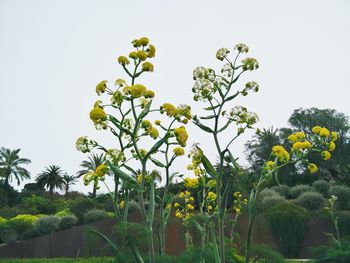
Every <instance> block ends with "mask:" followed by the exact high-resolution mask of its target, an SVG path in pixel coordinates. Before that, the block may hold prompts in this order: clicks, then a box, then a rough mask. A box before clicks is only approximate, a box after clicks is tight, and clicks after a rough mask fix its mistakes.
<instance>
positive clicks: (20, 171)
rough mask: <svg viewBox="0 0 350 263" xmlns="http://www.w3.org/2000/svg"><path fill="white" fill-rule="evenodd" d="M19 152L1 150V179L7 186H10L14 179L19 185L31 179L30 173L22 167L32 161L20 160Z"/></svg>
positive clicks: (18, 150) (2, 148)
mask: <svg viewBox="0 0 350 263" xmlns="http://www.w3.org/2000/svg"><path fill="white" fill-rule="evenodd" d="M19 152H20V149H17V150H10V149H6V148H4V147H1V148H0V178H3V179H4V185H5V186H9V183H10V182H12V180H14V179H15V180H16V181H17V185H19V184H20V182H21V181H22V180H24V179H29V178H30V173H29V172H28V171H27V170H26V169H25V168H23V167H22V165H23V164H29V163H30V160H29V159H26V158H20V157H19V155H18V154H19Z"/></svg>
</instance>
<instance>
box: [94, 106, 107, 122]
mask: <svg viewBox="0 0 350 263" xmlns="http://www.w3.org/2000/svg"><path fill="white" fill-rule="evenodd" d="M90 119H91V120H92V121H93V122H94V123H95V124H98V123H101V122H102V121H105V120H107V115H106V112H105V111H104V110H103V109H101V108H100V107H94V108H93V109H92V110H91V111H90Z"/></svg>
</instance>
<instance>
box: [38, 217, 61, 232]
mask: <svg viewBox="0 0 350 263" xmlns="http://www.w3.org/2000/svg"><path fill="white" fill-rule="evenodd" d="M60 223H61V218H60V217H58V216H44V217H41V218H39V219H38V221H37V222H36V224H35V228H36V230H37V231H38V233H39V234H41V235H45V234H49V233H52V232H55V231H58V230H59V229H60Z"/></svg>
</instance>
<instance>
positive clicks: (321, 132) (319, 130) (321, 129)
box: [312, 126, 330, 138]
mask: <svg viewBox="0 0 350 263" xmlns="http://www.w3.org/2000/svg"><path fill="white" fill-rule="evenodd" d="M312 132H313V133H315V134H317V135H319V136H321V137H324V138H326V137H328V136H329V134H330V132H329V130H328V129H327V128H325V127H320V126H315V127H313V128H312Z"/></svg>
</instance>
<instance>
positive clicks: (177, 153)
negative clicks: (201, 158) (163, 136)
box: [173, 147, 185, 156]
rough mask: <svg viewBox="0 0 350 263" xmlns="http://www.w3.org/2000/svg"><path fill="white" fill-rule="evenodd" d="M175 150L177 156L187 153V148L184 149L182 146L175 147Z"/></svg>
mask: <svg viewBox="0 0 350 263" xmlns="http://www.w3.org/2000/svg"><path fill="white" fill-rule="evenodd" d="M173 152H174V154H175V155H176V156H182V155H184V154H185V150H184V148H182V147H176V148H174V150H173Z"/></svg>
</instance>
